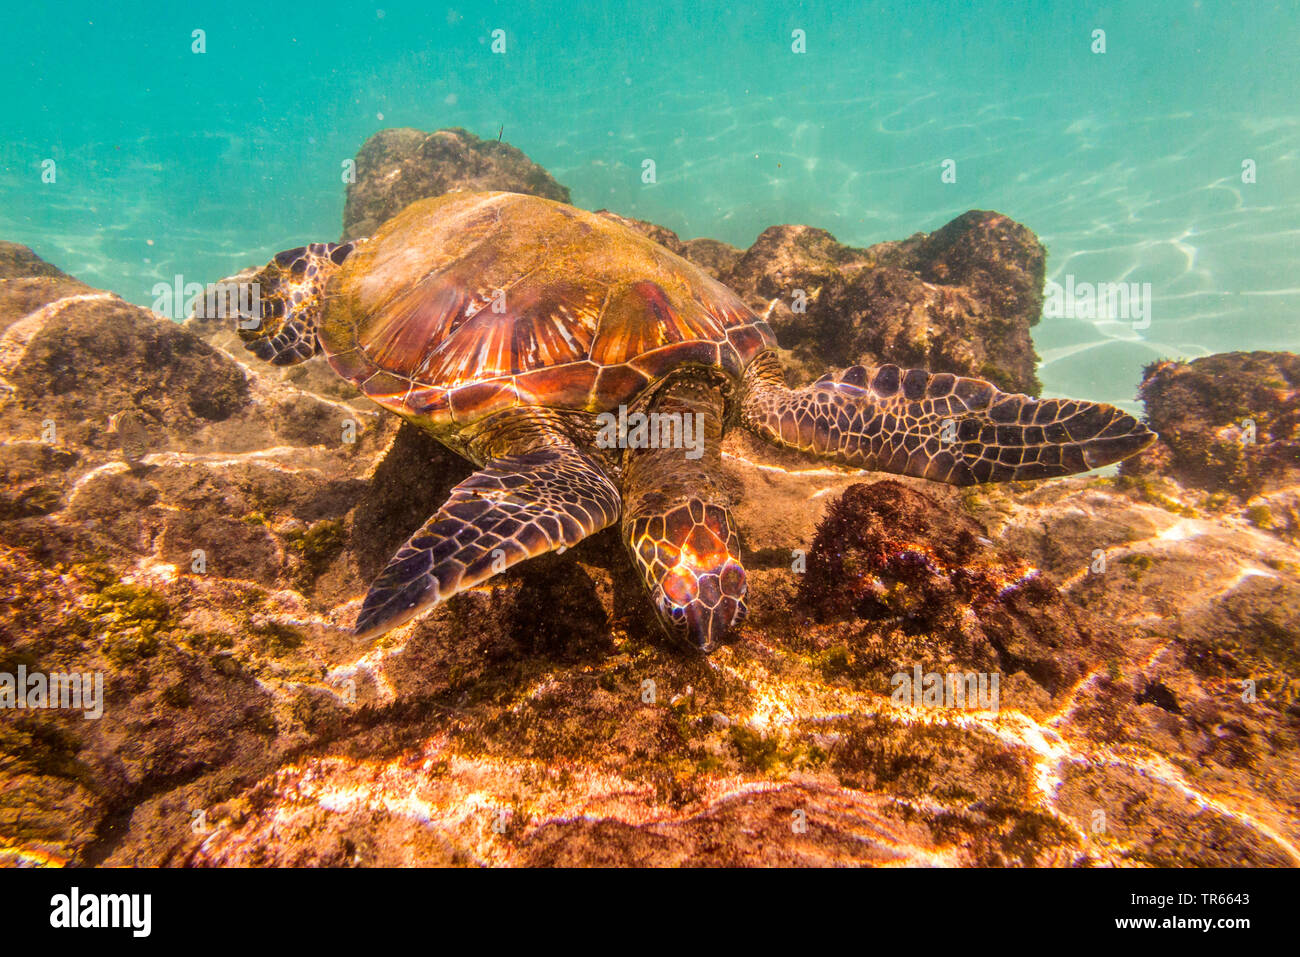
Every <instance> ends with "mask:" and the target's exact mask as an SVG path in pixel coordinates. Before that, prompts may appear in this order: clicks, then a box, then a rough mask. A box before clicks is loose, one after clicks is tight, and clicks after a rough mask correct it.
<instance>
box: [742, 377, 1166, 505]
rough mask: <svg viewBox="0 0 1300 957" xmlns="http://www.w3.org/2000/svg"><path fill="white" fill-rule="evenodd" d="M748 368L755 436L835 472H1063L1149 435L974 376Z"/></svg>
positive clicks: (959, 477)
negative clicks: (799, 381) (787, 377)
mask: <svg viewBox="0 0 1300 957" xmlns="http://www.w3.org/2000/svg"><path fill="white" fill-rule="evenodd" d="M760 361H761V360H760ZM756 365H758V368H757V369H755V370H753V372H752V373H751V378H750V382H749V384H748V389H747V392H746V396H745V401H744V408H743V413H742V414H743V419H744V422H745V424H746V425H747V426H748V427H750V428H752V429H754V430H755V431H756V432H758V433H759V434H760V435H762V436H764V437H765V438H767V439H769V440H771V441H773V442H776V443H777V444H779V445H785V446H789V447H791V448H794V449H798V450H800V451H803V452H809V453H812V454H814V455H818V456H821V457H824V458H829V459H834V460H836V461H838V462H841V463H843V464H845V465H853V466H857V467H859V468H865V469H874V470H877V471H881V472H893V473H895V474H898V475H913V476H916V477H917V478H926V479H931V480H933V481H936V482H947V483H949V484H951V485H975V484H978V483H981V482H1008V481H1019V480H1023V479H1040V478H1053V477H1056V476H1061V475H1073V474H1074V473H1076V472H1086V471H1087V470H1088V469H1094V468H1098V467H1099V466H1102V465H1109V464H1110V463H1112V462H1118V461H1119V460H1120V459H1123V458H1127V457H1128V456H1130V455H1132V454H1134V453H1135V452H1139V451H1141V450H1142V449H1144V448H1146V447H1147V446H1148V445H1150V444H1151V443H1152V442H1153V441H1155V438H1156V436H1155V433H1154V432H1152V431H1151V430H1150V429H1148V428H1147V427H1146V426H1144V425H1143V424H1142V423H1140V422H1139V421H1138V420H1137V419H1135V418H1133V416H1131V415H1129V414H1128V413H1127V412H1123V411H1121V410H1120V409H1117V408H1115V407H1114V406H1110V405H1104V404H1102V403H1098V402H1081V401H1076V400H1073V399H1033V398H1031V397H1029V396H1027V395H1011V394H1008V393H1006V392H1001V391H999V390H998V389H997V388H996V387H995V386H994V385H992V384H991V383H988V382H985V381H983V380H982V379H967V378H963V377H960V376H955V375H951V374H948V373H939V374H934V375H932V374H930V373H928V372H924V371H922V370H920V369H912V370H909V371H903V370H901V369H899V368H898V366H894V365H885V366H880V367H879V368H877V369H874V370H869V369H866V368H864V367H862V366H854V367H853V368H851V369H846V370H845V371H844V372H842V373H840V375H839V376H837V377H834V376H829V375H828V376H826V377H824V378H822V379H819V380H818V381H817V382H815V383H813V384H812V385H810V386H807V387H806V388H803V389H789V388H786V386H785V385H784V383H783V382H782V381H780V379H779V372H775V371H774V368H775V367H774V365H773V364H772V363H767V364H766V365H759V364H758V363H756Z"/></svg>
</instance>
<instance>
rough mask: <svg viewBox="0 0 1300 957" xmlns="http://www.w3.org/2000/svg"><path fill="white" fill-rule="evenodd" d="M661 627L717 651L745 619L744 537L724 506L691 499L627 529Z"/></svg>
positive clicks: (695, 645)
mask: <svg viewBox="0 0 1300 957" xmlns="http://www.w3.org/2000/svg"><path fill="white" fill-rule="evenodd" d="M626 532H627V535H628V539H629V541H628V544H629V545H630V546H631V550H632V554H633V555H634V556H635V558H636V564H637V568H638V570H639V571H640V572H641V575H642V578H643V579H644V580H645V583H646V587H647V588H649V590H650V600H651V602H652V603H653V604H654V608H655V612H656V613H657V615H658V618H659V621H660V623H661V624H662V625H663V627H664V629H665V630H666V631H667V632H668V634H669V635H671V636H672V637H674V638H676V639H678V640H680V641H684V642H686V643H687V644H688V645H690V646H691V647H692V648H693V649H695V650H696V651H700V652H704V653H708V652H710V651H712V650H713V649H714V648H715V647H717V645H718V644H719V642H720V641H721V639H722V638H723V637H724V636H725V635H726V633H727V632H728V631H729V630H731V629H732V628H733V627H735V626H736V625H739V624H740V623H741V622H742V621H743V620H744V618H745V615H746V613H747V608H746V606H745V587H746V586H745V568H744V566H743V565H741V563H740V535H739V534H738V533H737V532H736V528H735V524H734V523H733V522H732V520H731V514H730V513H729V512H728V511H727V510H726V509H725V508H724V507H722V506H721V505H718V504H714V503H708V502H703V501H700V500H699V499H691V500H688V501H686V502H682V503H681V504H679V505H677V506H675V507H673V508H670V509H668V510H666V511H664V512H663V513H661V514H658V515H641V516H639V517H638V518H636V519H635V520H634V521H633V522H632V523H631V524H630V525H629V526H628V527H627V529H626Z"/></svg>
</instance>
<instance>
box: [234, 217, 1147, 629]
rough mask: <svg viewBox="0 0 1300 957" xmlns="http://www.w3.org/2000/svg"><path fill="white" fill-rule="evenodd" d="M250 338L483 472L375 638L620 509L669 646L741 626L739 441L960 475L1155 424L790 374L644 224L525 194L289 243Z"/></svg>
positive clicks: (941, 389)
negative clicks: (731, 495) (318, 366)
mask: <svg viewBox="0 0 1300 957" xmlns="http://www.w3.org/2000/svg"><path fill="white" fill-rule="evenodd" d="M255 281H256V282H257V283H258V286H259V290H260V300H261V302H260V307H259V308H258V309H257V310H256V313H255V314H254V315H253V316H251V317H250V319H249V321H246V322H242V323H241V325H248V326H252V328H243V329H241V330H240V335H241V337H242V338H243V339H244V341H245V344H246V347H247V348H248V349H249V350H251V351H252V352H253V353H255V354H256V355H257V356H259V357H260V358H262V359H265V360H268V361H270V362H272V363H275V364H277V365H287V364H292V363H297V362H302V361H304V360H306V359H309V358H311V357H312V356H314V355H316V354H317V353H320V352H323V353H324V354H325V358H326V360H327V361H328V362H329V364H330V365H331V366H332V367H333V368H334V370H335V371H336V372H337V373H338V374H339V375H341V376H342V377H343V378H345V379H347V380H348V381H350V382H352V383H353V384H355V385H356V386H357V388H359V389H360V390H361V392H362V393H364V394H365V395H366V396H368V397H369V398H370V399H372V400H373V401H374V402H376V403H378V404H379V405H380V406H382V407H383V408H385V409H388V410H389V411H391V412H395V413H397V414H398V415H400V416H401V417H402V418H404V419H406V420H407V421H409V422H412V423H413V424H415V425H417V426H419V427H420V428H422V429H425V430H427V431H428V432H430V433H431V434H432V435H433V436H434V437H435V438H437V439H438V440H439V441H441V442H442V443H444V444H445V445H447V446H448V447H450V448H451V449H453V450H455V451H456V452H458V453H460V454H461V455H463V456H464V457H466V458H468V459H470V460H471V461H472V462H473V463H474V464H475V465H476V466H478V469H479V470H478V471H477V472H475V473H474V474H473V475H471V476H470V477H469V478H467V479H466V480H465V481H463V482H461V483H460V484H459V485H458V486H456V488H455V489H454V490H453V491H452V493H451V497H450V498H449V499H448V501H447V502H446V504H444V505H443V506H442V507H441V508H440V509H439V510H438V511H437V512H436V513H435V514H434V515H433V516H432V517H431V518H430V519H429V520H428V521H427V522H426V523H425V524H424V526H423V527H421V528H420V529H419V530H418V531H417V532H415V534H414V535H412V536H411V538H410V540H409V541H408V542H407V543H406V544H405V545H403V546H402V548H401V549H399V550H398V552H397V554H396V555H394V556H393V558H392V559H391V561H390V562H389V564H388V566H387V567H386V568H385V569H384V570H383V572H382V573H381V574H380V575H379V577H378V578H376V579H375V581H374V583H373V584H372V586H371V588H370V590H369V592H368V594H367V595H366V598H365V601H364V602H363V604H362V608H361V612H360V615H359V617H358V620H357V624H356V632H357V633H358V634H359V635H362V636H374V635H378V634H380V633H382V632H384V631H387V630H388V629H390V628H393V627H395V626H396V625H399V624H401V623H402V622H405V621H407V620H409V619H411V618H412V617H414V616H416V615H420V614H422V613H425V612H427V611H428V610H429V609H431V608H432V607H433V606H434V605H436V604H437V603H439V602H442V601H445V600H446V599H447V598H449V597H451V596H452V595H454V594H456V593H457V592H459V591H462V590H464V589H467V588H470V587H472V586H474V585H476V584H478V583H479V582H482V581H483V580H485V579H487V578H489V577H490V576H492V575H494V574H496V573H497V572H500V571H502V570H504V569H505V568H506V567H508V566H510V565H513V564H515V563H516V562H520V561H523V560H525V559H528V558H533V557H535V556H537V555H540V554H542V553H543V552H548V551H552V550H563V549H565V548H569V547H572V546H574V545H576V544H577V543H578V542H579V541H581V540H582V539H584V538H586V537H587V536H588V535H591V534H593V533H595V532H597V531H599V530H601V529H603V528H605V527H606V526H609V525H612V524H614V523H615V522H620V521H621V530H622V538H623V541H624V543H625V544H626V545H627V548H628V550H629V551H630V552H631V555H632V559H633V561H634V562H635V564H636V567H637V570H638V571H639V572H640V574H641V577H642V579H643V580H644V582H645V585H646V588H647V589H648V590H649V594H650V599H651V603H652V605H653V607H654V609H655V611H656V613H657V616H658V618H659V620H660V621H661V622H662V624H663V625H664V627H665V629H666V630H667V631H668V633H669V634H670V635H674V636H676V637H680V638H682V639H684V640H685V641H686V642H687V643H688V644H689V645H690V646H692V647H693V648H695V649H697V650H699V651H702V652H708V651H710V650H711V649H713V648H714V647H715V645H716V644H717V643H718V641H719V639H721V638H722V637H723V636H724V635H725V634H726V633H727V632H728V631H729V630H730V629H732V628H733V627H734V626H736V625H737V624H738V623H739V622H740V621H741V619H742V618H743V617H744V615H745V611H746V609H745V589H746V585H745V570H744V568H743V566H742V565H741V546H740V536H739V534H738V533H737V530H736V523H735V521H734V520H733V518H732V515H731V511H730V507H729V506H730V504H731V503H730V501H729V499H728V494H727V492H726V491H725V490H724V483H723V482H722V481H720V473H719V469H720V466H721V451H720V449H719V444H720V441H721V439H722V436H723V433H724V431H725V430H726V429H727V428H729V427H732V426H741V427H743V428H746V429H749V430H751V431H752V432H754V433H755V434H757V435H758V436H760V437H762V438H764V439H766V440H768V441H770V442H773V443H775V444H777V445H781V446H786V447H789V448H793V449H797V450H799V451H801V452H805V453H809V454H811V455H814V456H819V457H821V458H824V459H830V460H832V461H835V462H839V463H841V464H844V465H848V466H856V467H859V468H866V469H875V470H878V471H884V472H894V473H900V474H904V475H912V476H919V477H922V478H927V479H933V480H935V481H939V482H947V483H951V484H954V485H970V484H974V483H978V482H996V481H1005V480H1012V479H1037V478H1046V477H1050V476H1058V475H1069V474H1072V473H1075V472H1081V471H1084V470H1086V469H1090V468H1095V467H1097V466H1100V465H1106V464H1108V463H1111V462H1115V461H1118V460H1119V459H1122V458H1124V457H1126V456H1128V455H1131V454H1133V453H1134V452H1137V451H1138V450H1140V449H1142V448H1144V447H1145V446H1146V445H1148V444H1149V443H1150V442H1151V441H1153V439H1154V438H1155V436H1154V434H1153V433H1152V432H1151V431H1149V430H1148V429H1147V428H1146V427H1144V426H1143V425H1142V424H1141V423H1139V422H1138V421H1137V420H1136V419H1134V418H1133V417H1132V416H1130V415H1128V414H1127V413H1125V412H1123V411H1121V410H1119V409H1116V408H1114V407H1112V406H1108V405H1101V404H1098V403H1092V402H1080V401H1069V400H1058V399H1045V400H1035V399H1033V398H1030V397H1028V396H1024V395H1010V394H1007V393H1004V392H1001V391H999V390H998V389H997V388H995V387H994V386H993V385H991V384H990V383H988V382H984V381H982V380H979V379H970V378H963V377H961V376H956V375H951V374H948V373H938V374H933V375H932V374H930V373H928V372H924V371H922V370H919V369H912V370H902V369H900V368H899V367H898V366H895V365H882V366H879V367H877V368H874V369H867V368H864V367H862V366H854V367H852V368H850V369H846V370H844V371H843V372H840V373H838V374H827V375H825V376H823V377H822V378H821V379H819V380H817V382H815V383H814V384H812V385H809V386H806V387H803V388H788V387H787V385H786V382H785V378H784V376H783V374H782V371H781V366H780V364H779V362H778V359H777V355H776V353H775V352H774V347H775V346H776V339H775V337H774V336H773V334H772V331H771V329H770V328H769V327H768V325H767V323H766V322H764V321H763V319H762V318H760V317H759V316H758V315H756V314H755V313H754V312H753V311H752V310H751V309H750V308H749V307H748V306H746V305H745V303H744V302H743V301H741V299H740V298H739V297H738V296H737V295H735V294H734V293H733V292H731V291H730V290H729V289H727V288H726V287H725V286H723V285H722V284H721V283H720V282H717V281H716V280H714V279H713V278H711V277H710V276H709V275H708V274H706V273H705V272H704V271H703V270H702V269H700V268H699V267H698V266H695V265H693V264H692V263H690V262H687V261H686V260H685V259H682V258H680V257H679V256H676V255H674V254H673V253H671V252H669V251H668V250H667V249H665V248H664V247H662V246H660V245H658V244H657V243H655V242H653V241H651V240H650V239H648V238H647V237H645V236H643V235H641V234H640V233H638V232H636V231H635V230H633V229H631V228H630V227H628V226H626V225H623V224H621V223H619V222H616V221H614V220H611V219H608V218H605V217H603V216H600V215H597V214H594V213H589V212H585V211H583V210H580V209H575V208H574V207H572V206H567V205H564V204H563V203H558V202H553V201H551V200H546V199H541V198H538V197H534V196H525V195H520V194H517V193H507V192H491V193H452V194H448V195H444V196H440V197H436V198H432V199H425V200H421V201H419V202H416V203H413V204H411V205H410V206H408V207H407V208H406V209H405V210H404V211H402V212H401V213H399V214H398V215H397V216H395V217H393V218H392V219H390V220H389V221H388V222H386V223H385V224H384V225H383V226H381V227H380V229H379V230H378V232H377V233H376V234H375V235H374V236H372V237H370V238H369V239H365V240H357V241H354V242H349V243H343V244H332V243H318V244H314V245H310V246H304V247H300V248H298V249H292V250H288V251H286V252H282V253H280V254H279V255H277V256H276V257H275V259H273V260H272V261H271V262H270V263H268V264H267V265H266V267H265V268H264V269H262V270H261V271H260V272H259V273H258V274H257V277H256V280H255Z"/></svg>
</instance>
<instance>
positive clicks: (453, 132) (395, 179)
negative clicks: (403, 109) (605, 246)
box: [343, 128, 569, 240]
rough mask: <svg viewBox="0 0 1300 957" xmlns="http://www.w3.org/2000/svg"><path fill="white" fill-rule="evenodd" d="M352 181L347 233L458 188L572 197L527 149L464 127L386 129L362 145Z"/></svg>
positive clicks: (366, 231)
mask: <svg viewBox="0 0 1300 957" xmlns="http://www.w3.org/2000/svg"><path fill="white" fill-rule="evenodd" d="M356 164H357V165H356V181H355V182H353V183H349V184H348V196H347V202H346V204H345V205H344V207H343V239H344V240H348V239H355V238H356V237H358V236H369V235H370V234H371V233H373V232H374V231H375V230H376V229H378V228H379V226H380V224H382V223H383V222H385V221H386V220H388V219H391V218H392V217H394V216H396V215H397V214H398V213H400V212H401V211H402V210H403V209H405V208H406V207H407V206H409V205H410V204H411V203H413V202H415V201H416V200H417V199H425V198H426V197H429V196H441V195H442V194H443V193H449V192H451V191H452V190H458V189H460V190H468V191H470V192H473V191H476V190H494V189H500V190H508V191H510V192H512V193H529V194H531V195H533V196H542V197H544V198H546V199H554V200H558V201H559V202H562V203H567V202H568V201H569V190H568V189H567V188H566V187H564V186H561V185H560V184H559V183H557V182H556V181H555V179H554V178H553V177H552V176H551V174H550V173H548V172H546V170H544V169H542V167H540V166H538V165H537V164H536V163H534V162H533V161H532V160H530V159H529V158H528V157H527V156H526V155H524V153H523V151H522V150H520V149H517V148H516V147H514V146H511V145H510V144H509V143H503V142H500V141H497V140H481V139H479V138H478V137H477V136H475V135H474V134H473V133H470V132H468V131H467V130H462V129H449V130H437V131H436V132H433V133H424V132H421V131H420V130H413V129H409V128H398V129H387V130H380V131H379V132H378V133H376V134H375V135H374V136H372V137H370V139H368V140H366V142H365V143H364V144H363V145H362V147H361V149H360V150H359V151H358V152H357V158H356Z"/></svg>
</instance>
